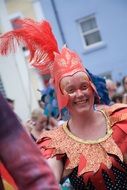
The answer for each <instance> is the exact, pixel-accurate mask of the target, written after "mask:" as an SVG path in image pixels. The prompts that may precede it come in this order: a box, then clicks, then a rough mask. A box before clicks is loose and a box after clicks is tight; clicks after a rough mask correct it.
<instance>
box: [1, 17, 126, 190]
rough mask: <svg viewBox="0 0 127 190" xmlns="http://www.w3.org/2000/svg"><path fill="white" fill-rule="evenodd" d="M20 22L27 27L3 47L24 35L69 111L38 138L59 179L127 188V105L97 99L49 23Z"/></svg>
mask: <svg viewBox="0 0 127 190" xmlns="http://www.w3.org/2000/svg"><path fill="white" fill-rule="evenodd" d="M20 23H22V25H23V28H22V30H17V32H16V31H15V32H13V31H12V32H9V33H7V34H5V35H4V36H3V37H2V39H1V40H2V47H1V51H0V53H2V54H5V53H7V51H8V49H9V47H14V45H15V44H14V43H13V38H16V39H17V41H18V42H20V41H21V42H22V41H23V42H24V43H25V44H26V46H27V48H28V49H29V50H30V56H31V60H32V61H33V62H32V63H33V66H34V67H36V68H38V69H39V70H40V71H41V72H42V73H50V74H51V77H52V82H53V85H54V87H55V91H56V95H57V100H58V106H59V109H60V110H61V109H63V108H65V107H66V108H67V109H68V110H69V113H70V118H69V120H68V121H67V122H66V123H64V124H63V125H61V126H59V127H56V128H55V129H53V130H51V131H45V132H43V133H42V135H41V136H40V139H39V140H38V144H39V147H40V149H41V151H42V153H43V155H44V156H45V157H46V158H47V161H48V163H49V165H50V166H51V168H52V169H53V171H54V174H55V176H56V179H57V180H58V181H59V182H60V181H61V179H62V178H64V177H68V178H69V179H70V182H71V184H72V186H73V188H74V189H75V190H79V189H80V190H85V189H88V190H95V189H96V190H107V189H110V190H114V189H127V145H126V144H127V143H126V142H127V105H126V104H125V105H124V104H116V105H113V106H110V107H108V106H103V105H101V106H100V105H97V104H99V96H98V93H97V90H96V88H95V86H94V84H93V83H92V81H91V78H90V76H89V74H88V72H87V71H86V69H85V68H84V66H83V64H82V62H81V60H80V58H79V56H78V55H77V53H75V52H73V51H71V50H70V49H68V48H66V47H63V48H62V50H61V51H59V50H58V45H57V41H56V39H55V37H54V34H53V33H52V29H51V27H50V25H49V23H48V22H47V21H42V22H40V23H38V22H35V21H32V20H30V19H25V20H20ZM26 34H27V35H26ZM28 36H29V38H28ZM8 44H9V45H10V46H9V45H8Z"/></svg>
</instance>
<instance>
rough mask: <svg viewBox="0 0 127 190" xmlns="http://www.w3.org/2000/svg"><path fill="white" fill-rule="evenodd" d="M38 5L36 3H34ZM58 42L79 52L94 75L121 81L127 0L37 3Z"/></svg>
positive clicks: (126, 51)
mask: <svg viewBox="0 0 127 190" xmlns="http://www.w3.org/2000/svg"><path fill="white" fill-rule="evenodd" d="M35 2H36V3H37V1H35ZM38 2H40V4H41V7H42V12H43V16H44V17H45V18H46V19H48V20H49V21H50V23H51V24H52V26H53V30H54V32H55V35H56V37H57V39H58V42H59V46H60V48H61V47H62V46H63V44H65V43H66V44H67V46H68V47H69V48H71V49H73V50H75V51H77V52H78V54H79V55H80V57H81V58H82V60H83V63H84V65H85V66H86V67H87V68H88V69H89V70H90V71H91V72H93V73H94V74H97V75H102V76H107V77H109V78H112V79H113V80H115V81H117V80H121V78H122V77H123V76H124V75H125V74H127V70H126V69H125V68H127V39H126V34H127V19H126V18H127V1H126V0H94V1H93V0H40V1H38Z"/></svg>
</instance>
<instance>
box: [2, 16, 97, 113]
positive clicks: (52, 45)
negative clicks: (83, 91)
mask: <svg viewBox="0 0 127 190" xmlns="http://www.w3.org/2000/svg"><path fill="white" fill-rule="evenodd" d="M16 23H17V24H20V25H21V26H22V28H21V29H16V30H14V31H11V32H7V33H6V34H4V35H3V36H1V37H0V54H2V55H6V54H8V53H9V51H15V50H16V45H17V44H18V45H19V44H22V45H24V46H25V47H26V48H27V49H28V50H29V51H30V62H31V64H32V65H33V66H34V67H36V68H37V69H39V70H40V71H41V72H42V73H43V74H48V73H50V74H51V76H52V79H53V82H54V86H55V89H56V95H57V99H58V105H59V108H60V109H62V108H63V107H65V106H67V103H68V96H65V95H63V94H62V93H61V90H60V87H59V83H60V80H61V79H62V78H63V77H64V76H67V75H72V74H74V73H75V72H78V71H83V72H85V73H86V74H87V72H86V70H85V68H84V66H83V65H82V63H81V60H80V58H79V56H78V55H77V54H76V53H75V52H73V51H71V50H69V49H68V48H66V47H63V49H62V51H61V52H59V49H58V45H57V41H56V39H55V36H54V34H53V33H52V29H51V26H50V24H49V22H47V21H45V20H43V21H42V22H35V21H33V20H32V19H18V20H16ZM16 42H17V43H16ZM87 75H88V74H87ZM88 80H89V81H90V84H91V87H92V88H93V90H94V91H95V93H96V94H97V92H96V89H95V87H94V85H93V83H92V82H91V80H90V79H89V77H88Z"/></svg>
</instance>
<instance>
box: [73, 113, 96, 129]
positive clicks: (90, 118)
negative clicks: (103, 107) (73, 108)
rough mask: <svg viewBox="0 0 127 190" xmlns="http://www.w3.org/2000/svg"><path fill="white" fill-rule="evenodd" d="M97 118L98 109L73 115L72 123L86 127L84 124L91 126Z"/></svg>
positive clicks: (79, 126)
mask: <svg viewBox="0 0 127 190" xmlns="http://www.w3.org/2000/svg"><path fill="white" fill-rule="evenodd" d="M95 119H96V111H94V110H91V111H89V112H86V113H83V114H75V115H72V116H71V119H70V124H72V125H73V126H75V127H77V126H78V128H84V126H86V127H87V126H90V124H91V123H93V122H94V121H95Z"/></svg>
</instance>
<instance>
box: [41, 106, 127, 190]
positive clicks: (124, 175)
mask: <svg viewBox="0 0 127 190" xmlns="http://www.w3.org/2000/svg"><path fill="white" fill-rule="evenodd" d="M97 110H99V111H101V112H102V113H103V114H104V117H105V119H106V123H107V134H106V135H105V137H103V138H100V139H98V140H97V141H84V140H82V139H80V138H78V137H76V136H74V135H73V134H72V133H71V132H70V131H69V130H68V128H67V123H65V124H63V125H62V126H61V127H58V128H56V129H55V130H53V131H49V132H45V133H44V134H43V135H42V137H41V139H40V140H39V141H38V143H39V146H40V148H41V149H42V152H43V155H44V156H45V157H46V158H50V157H53V156H56V157H57V159H62V158H64V160H65V167H64V172H65V173H68V171H69V170H72V172H71V174H70V175H69V178H70V181H71V183H72V185H73V186H74V188H75V189H76V190H79V189H81V190H83V189H85V187H86V188H87V189H90V190H91V189H98V190H101V189H102V190H104V189H115V188H116V189H126V188H127V165H126V163H125V161H126V162H127V105H122V104H116V105H113V106H110V107H108V106H106V107H104V108H103V106H102V107H101V109H99V107H98V108H97Z"/></svg>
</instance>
